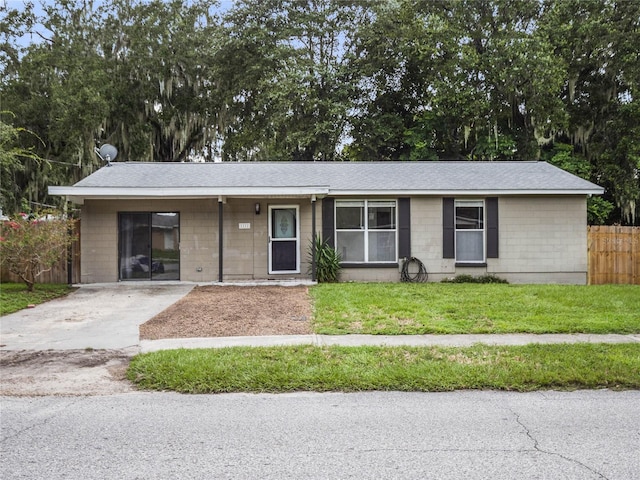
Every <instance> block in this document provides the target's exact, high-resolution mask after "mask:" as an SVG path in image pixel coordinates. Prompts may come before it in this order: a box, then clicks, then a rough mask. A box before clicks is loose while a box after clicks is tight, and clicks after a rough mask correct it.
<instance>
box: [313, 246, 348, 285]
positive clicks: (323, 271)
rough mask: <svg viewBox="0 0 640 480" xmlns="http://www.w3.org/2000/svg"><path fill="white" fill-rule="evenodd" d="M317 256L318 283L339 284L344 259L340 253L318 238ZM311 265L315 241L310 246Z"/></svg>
mask: <svg viewBox="0 0 640 480" xmlns="http://www.w3.org/2000/svg"><path fill="white" fill-rule="evenodd" d="M315 250H316V252H315V254H316V279H317V280H318V283H326V282H337V281H338V279H339V277H340V269H341V268H342V267H340V262H341V261H342V258H341V256H340V254H339V253H338V251H337V250H336V249H335V248H333V247H331V246H330V245H329V244H328V243H327V242H326V241H323V240H322V238H320V237H316V239H315ZM308 253H309V259H310V261H309V263H310V264H311V259H313V240H312V241H311V242H310V245H309V251H308ZM311 269H312V266H310V267H309V272H308V273H309V274H310V273H311Z"/></svg>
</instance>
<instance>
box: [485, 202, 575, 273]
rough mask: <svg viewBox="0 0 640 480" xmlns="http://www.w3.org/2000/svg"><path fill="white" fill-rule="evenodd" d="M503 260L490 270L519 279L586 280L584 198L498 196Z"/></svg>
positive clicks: (494, 261)
mask: <svg viewBox="0 0 640 480" xmlns="http://www.w3.org/2000/svg"><path fill="white" fill-rule="evenodd" d="M498 208H499V216H500V217H499V228H500V244H499V249H500V258H496V259H489V261H488V262H487V264H488V265H487V271H488V272H489V273H495V274H496V275H499V276H504V277H505V278H507V279H508V280H510V281H514V282H532V283H580V284H584V283H586V281H587V205H586V197H585V196H577V195H576V196H549V197H504V198H500V200H499V207H498Z"/></svg>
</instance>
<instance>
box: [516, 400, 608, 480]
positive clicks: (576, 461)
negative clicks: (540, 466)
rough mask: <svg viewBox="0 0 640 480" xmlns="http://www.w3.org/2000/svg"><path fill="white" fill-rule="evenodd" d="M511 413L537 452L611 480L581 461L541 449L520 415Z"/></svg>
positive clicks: (605, 479)
mask: <svg viewBox="0 0 640 480" xmlns="http://www.w3.org/2000/svg"><path fill="white" fill-rule="evenodd" d="M511 413H512V414H513V416H514V417H515V419H516V423H517V424H518V425H520V427H521V428H522V430H523V431H524V433H525V435H526V436H527V437H528V438H529V439H530V440H531V441H532V442H533V449H534V450H535V451H537V452H540V453H543V454H545V455H551V456H553V457H558V458H561V459H563V460H565V461H567V462H570V463H573V464H575V465H579V466H580V467H582V468H584V469H586V470H588V471H590V472H591V473H593V474H594V475H597V476H598V477H599V478H602V479H604V480H609V478H608V477H606V476H605V475H603V474H602V473H600V472H599V471H597V470H596V469H594V468H592V467H590V466H589V465H586V464H584V463H582V462H581V461H579V460H576V459H575V458H571V457H567V456H566V455H562V454H561V453H557V452H552V451H550V450H545V449H544V448H542V447H540V443H539V442H538V439H537V438H536V437H535V436H534V435H533V434H532V433H531V431H530V430H529V428H528V427H527V426H526V425H525V423H524V422H523V421H522V419H521V418H520V415H519V414H518V413H517V412H515V411H513V410H511Z"/></svg>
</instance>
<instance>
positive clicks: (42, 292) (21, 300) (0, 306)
mask: <svg viewBox="0 0 640 480" xmlns="http://www.w3.org/2000/svg"><path fill="white" fill-rule="evenodd" d="M72 291H73V288H70V287H69V286H68V285H59V284H49V283H37V284H36V285H35V286H34V287H33V292H28V291H27V287H26V286H25V284H24V283H2V284H0V315H7V314H9V313H13V312H17V311H18V310H22V309H23V308H27V306H29V305H38V304H40V303H44V302H48V301H49V300H53V299H54V298H58V297H63V296H65V295H67V294H68V293H70V292H72Z"/></svg>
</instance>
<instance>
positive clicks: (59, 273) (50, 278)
mask: <svg viewBox="0 0 640 480" xmlns="http://www.w3.org/2000/svg"><path fill="white" fill-rule="evenodd" d="M74 230H75V231H74V232H73V235H74V236H75V237H76V239H75V240H74V242H73V245H72V246H71V273H72V275H71V283H80V220H78V221H77V222H76V223H75V229H74ZM1 280H2V282H3V283H4V282H16V283H20V282H21V281H22V280H20V278H19V277H18V276H17V275H14V274H13V273H11V272H9V271H8V270H7V269H6V268H4V267H2V272H1ZM67 281H68V276H67V256H66V255H64V256H63V257H62V258H61V259H60V261H59V262H58V263H57V264H56V265H54V266H53V268H52V269H51V270H49V271H48V272H44V273H43V274H42V275H40V276H39V277H38V278H37V279H36V283H67Z"/></svg>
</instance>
